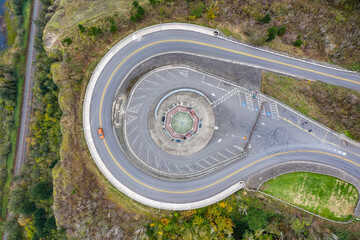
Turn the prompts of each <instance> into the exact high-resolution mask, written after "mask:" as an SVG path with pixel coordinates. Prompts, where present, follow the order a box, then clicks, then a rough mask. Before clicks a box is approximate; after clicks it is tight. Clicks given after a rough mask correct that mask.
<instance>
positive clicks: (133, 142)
mask: <svg viewBox="0 0 360 240" xmlns="http://www.w3.org/2000/svg"><path fill="white" fill-rule="evenodd" d="M138 137H139V134H138V135H137V136H136V138H135V140H134V142H133V143H132V144H131V147H133V146H134V144H135V142H136V140H137V139H138Z"/></svg>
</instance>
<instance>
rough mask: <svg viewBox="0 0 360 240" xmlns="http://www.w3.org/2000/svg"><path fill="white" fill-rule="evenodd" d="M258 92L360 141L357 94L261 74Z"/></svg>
mask: <svg viewBox="0 0 360 240" xmlns="http://www.w3.org/2000/svg"><path fill="white" fill-rule="evenodd" d="M261 91H262V92H264V93H265V94H267V95H269V96H271V97H273V98H276V99H278V100H280V101H281V102H284V103H285V104H287V105H289V106H290V107H292V108H294V109H296V110H298V111H299V112H301V113H303V114H305V115H307V116H309V117H311V118H313V119H314V120H316V121H318V122H320V123H322V124H324V125H326V126H327V127H329V128H332V129H333V130H335V131H338V132H344V133H345V134H346V135H347V136H348V137H350V138H353V139H354V140H357V141H359V140H360V122H359V119H360V92H357V91H354V90H349V89H346V88H343V87H338V86H334V85H331V84H326V83H322V82H310V83H309V82H308V81H305V80H296V79H294V78H291V77H285V76H282V75H279V74H275V73H269V72H263V74H262V86H261Z"/></svg>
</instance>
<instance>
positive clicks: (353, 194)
mask: <svg viewBox="0 0 360 240" xmlns="http://www.w3.org/2000/svg"><path fill="white" fill-rule="evenodd" d="M260 189H261V190H262V191H264V192H265V193H268V194H270V195H272V196H275V197H277V198H280V199H281V200H284V201H286V202H288V203H291V204H294V205H296V206H299V207H301V208H303V209H305V210H308V211H310V212H312V213H315V214H317V215H320V216H322V217H325V218H327V219H331V220H336V221H348V220H350V219H351V218H352V214H353V212H354V208H355V206H356V204H357V202H358V198H359V193H358V191H357V190H356V188H355V187H354V186H353V185H351V184H349V183H347V182H345V181H342V180H340V179H338V178H335V177H331V176H327V175H321V174H315V173H307V172H295V173H288V174H284V175H281V176H278V177H276V178H274V179H271V180H269V181H267V182H265V183H264V184H263V185H262V186H261V188H260Z"/></svg>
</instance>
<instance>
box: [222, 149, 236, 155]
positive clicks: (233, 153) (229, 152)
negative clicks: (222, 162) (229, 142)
mask: <svg viewBox="0 0 360 240" xmlns="http://www.w3.org/2000/svg"><path fill="white" fill-rule="evenodd" d="M225 151H227V152H229V153H231V154H232V155H236V154H235V153H233V152H231V151H230V150H228V149H225Z"/></svg>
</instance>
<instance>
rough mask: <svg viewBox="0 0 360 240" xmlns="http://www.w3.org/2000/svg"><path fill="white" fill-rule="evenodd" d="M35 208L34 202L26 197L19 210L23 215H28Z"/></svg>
mask: <svg viewBox="0 0 360 240" xmlns="http://www.w3.org/2000/svg"><path fill="white" fill-rule="evenodd" d="M35 210H36V206H35V203H33V202H31V201H30V200H28V199H26V200H25V201H24V202H23V203H22V204H21V206H20V209H19V212H20V213H22V214H24V215H25V216H30V215H31V214H33V213H34V212H35Z"/></svg>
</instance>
